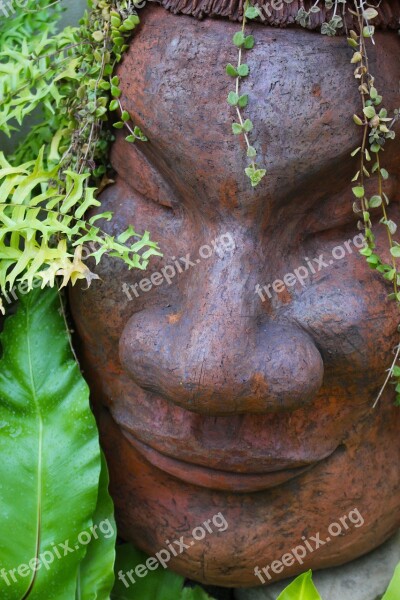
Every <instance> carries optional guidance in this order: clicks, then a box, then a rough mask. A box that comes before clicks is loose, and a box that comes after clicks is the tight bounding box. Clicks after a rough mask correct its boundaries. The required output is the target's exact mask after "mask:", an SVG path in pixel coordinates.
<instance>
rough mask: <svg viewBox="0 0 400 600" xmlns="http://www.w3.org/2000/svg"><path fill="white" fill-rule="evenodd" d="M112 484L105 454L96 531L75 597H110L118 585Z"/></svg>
mask: <svg viewBox="0 0 400 600" xmlns="http://www.w3.org/2000/svg"><path fill="white" fill-rule="evenodd" d="M108 484H109V477H108V470H107V463H106V460H105V458H104V455H103V454H102V456H101V474H100V484H99V495H98V498H97V506H96V511H95V513H94V516H93V528H94V533H93V534H92V539H91V541H90V543H89V545H88V546H87V553H86V556H85V558H84V559H83V561H82V562H81V564H80V567H79V571H78V581H77V588H76V599H75V600H109V598H110V593H111V590H112V588H113V585H114V562H115V542H116V538H117V526H116V524H115V519H114V504H113V501H112V500H111V497H110V494H109V492H108Z"/></svg>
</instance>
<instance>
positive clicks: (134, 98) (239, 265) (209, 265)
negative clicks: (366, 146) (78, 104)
mask: <svg viewBox="0 0 400 600" xmlns="http://www.w3.org/2000/svg"><path fill="white" fill-rule="evenodd" d="M216 6H217V8H216V9H215V11H214V12H216V14H222V15H225V16H226V15H227V14H228V13H226V12H225V13H224V12H223V10H224V9H223V6H222V5H216ZM385 6H386V5H385ZM385 6H384V10H386V9H387V7H386V8H385ZM218 7H219V8H218ZM396 7H397V4H396ZM231 8H232V7H231ZM192 9H193V7H192ZM217 9H218V10H219V13H218V10H217ZM289 9H290V10H292V8H291V7H290V6H289V7H287V10H286V9H285V10H286V12H287V14H289V12H290V11H289ZM182 10H183V11H184V6H183V7H182ZM188 10H189V9H188ZM232 10H233V13H232V14H231V16H232V15H233V18H235V14H236V13H235V10H236V9H235V8H233V9H232ZM192 12H193V10H192ZM205 12H207V11H205ZM208 12H212V10H211V9H210V10H209V11H208ZM199 14H202V13H201V11H200V13H199ZM285 14H286V13H285ZM287 14H286V17H287ZM203 16H204V14H203ZM275 18H276V19H279V18H281V17H280V16H279V15H278V14H277V13H276V15H275ZM387 20H390V19H389V17H388V18H387ZM251 27H252V28H253V29H254V30H256V31H257V44H256V47H255V48H254V50H252V54H251V56H250V55H249V57H248V61H247V62H248V63H249V65H250V68H251V69H252V73H254V77H252V78H250V79H248V80H247V81H246V86H247V90H248V92H249V94H250V95H251V103H250V104H249V109H248V112H249V116H250V117H251V119H252V120H253V122H254V124H255V132H256V139H255V140H254V143H255V145H256V146H257V149H258V150H259V153H261V155H262V156H263V162H264V166H266V168H267V171H268V173H267V176H266V177H265V179H264V180H263V182H262V184H260V186H259V187H258V188H256V189H255V190H253V189H252V188H251V187H250V185H249V183H248V180H247V178H246V177H245V175H244V173H243V169H244V160H245V159H244V152H243V148H241V147H240V144H239V143H238V141H237V139H235V138H234V137H233V136H232V134H231V122H232V120H233V118H234V115H233V114H231V108H230V107H229V106H228V105H227V104H226V105H225V103H224V99H225V97H226V95H227V92H228V91H229V84H230V82H229V80H228V79H227V77H226V76H225V75H224V66H225V64H226V63H227V62H233V61H234V60H235V56H234V49H233V50H232V46H231V43H230V40H231V37H232V35H233V34H234V33H235V31H237V29H238V26H237V23H236V24H235V23H232V22H229V21H228V20H227V19H210V18H206V19H204V20H202V21H199V20H196V19H195V18H193V16H182V15H174V14H171V13H170V12H168V11H166V10H165V8H163V7H161V6H155V5H152V6H149V7H146V8H145V10H143V11H142V25H141V27H140V29H139V31H138V33H137V34H136V35H135V38H134V41H133V43H132V46H131V48H130V50H129V52H128V55H127V57H126V59H125V60H124V62H123V64H122V65H121V68H120V71H119V76H120V78H121V87H122V90H123V93H122V97H121V101H122V104H123V105H124V107H126V108H127V109H128V110H129V111H130V112H131V114H132V115H133V116H134V119H135V120H136V122H137V123H138V125H139V126H140V127H141V128H142V129H143V131H144V132H145V133H146V135H147V136H148V137H149V142H147V143H142V144H137V145H132V144H129V143H127V142H125V140H124V136H122V135H121V136H120V137H118V139H117V141H116V142H115V145H114V149H113V153H112V162H113V165H114V167H115V170H116V172H117V176H116V179H115V183H114V184H113V185H111V186H109V187H108V188H107V189H106V190H105V191H104V193H103V195H102V208H101V210H102V211H104V210H111V211H114V216H115V218H114V220H113V221H112V224H111V225H110V226H109V231H110V232H113V233H116V232H117V231H119V230H122V229H124V228H125V227H126V226H127V225H128V224H130V223H131V224H133V225H134V226H135V228H136V229H137V230H138V231H144V230H145V229H148V230H150V231H151V236H152V239H155V240H157V241H158V242H159V244H160V247H161V249H162V251H163V253H164V257H163V258H160V259H157V260H152V261H151V263H150V265H149V267H148V269H147V271H146V272H143V271H139V270H132V271H128V270H127V269H126V268H125V267H124V266H121V265H120V264H119V263H118V261H115V260H113V259H110V260H106V261H105V262H104V265H102V266H101V267H99V268H98V270H97V272H98V273H99V275H100V276H101V278H102V282H95V284H94V285H92V286H91V288H90V289H89V290H73V291H72V295H71V303H72V309H73V314H74V318H75V322H76V324H77V329H78V332H79V336H80V339H81V358H82V364H83V366H84V369H85V374H86V376H87V379H88V381H89V383H90V385H91V388H92V397H93V402H94V405H95V412H96V414H97V418H98V422H99V427H100V431H101V437H102V443H103V446H104V449H105V452H106V455H107V459H108V463H109V467H110V471H111V480H112V491H113V497H114V501H115V504H116V511H117V518H118V522H119V527H120V534H121V536H123V537H124V538H126V539H128V540H131V541H133V542H134V543H135V544H136V545H137V546H139V547H140V548H141V549H143V550H145V551H146V552H148V553H149V554H154V553H156V552H158V551H159V550H160V549H162V548H165V547H167V543H166V540H169V541H172V540H179V539H180V538H181V536H184V537H185V539H186V538H188V539H191V532H192V530H193V529H194V528H195V527H197V526H199V525H201V524H202V523H203V522H205V521H206V520H207V519H212V516H213V515H215V514H217V513H219V512H221V513H222V514H223V516H224V518H225V519H226V521H227V523H228V528H227V529H226V530H225V531H215V530H214V532H213V533H207V535H206V537H205V538H204V539H203V540H199V541H196V543H193V544H192V545H190V544H188V548H185V550H184V552H182V553H180V554H178V555H177V556H176V557H174V556H172V557H171V561H170V563H169V566H170V567H171V568H173V569H174V570H176V571H178V572H180V573H182V574H184V575H187V576H189V577H191V578H193V579H195V580H198V581H202V582H207V583H211V584H216V585H221V586H252V585H254V586H255V585H260V578H259V577H257V576H256V575H255V572H254V570H255V568H256V567H257V566H259V567H263V566H265V565H271V564H272V563H273V562H274V561H277V560H278V561H280V559H281V558H282V556H283V555H285V553H288V552H290V551H291V549H293V548H295V547H297V546H298V545H300V544H303V545H304V544H305V540H310V539H311V537H314V538H317V537H320V539H321V540H322V541H323V542H324V543H321V544H320V545H319V547H318V548H316V547H314V546H316V545H317V544H313V550H312V551H310V550H309V549H308V550H307V553H306V555H305V556H304V557H303V558H302V559H301V564H300V561H298V560H295V561H293V562H291V560H290V559H288V558H287V559H286V561H283V563H282V561H280V562H281V563H282V564H283V566H282V565H281V566H282V568H281V567H280V566H277V565H275V568H270V569H269V570H268V569H266V570H265V571H262V577H263V578H264V581H265V583H269V582H271V581H274V580H278V579H282V578H284V577H289V576H291V575H294V574H297V573H300V572H302V571H305V570H306V569H308V568H313V569H319V568H324V567H328V566H331V565H338V564H342V563H345V562H347V561H350V560H352V559H354V558H355V557H358V556H360V555H362V554H364V553H366V552H368V551H369V550H371V549H373V548H375V547H377V546H378V545H380V544H381V543H382V542H383V541H384V540H386V539H388V538H389V536H390V535H391V534H392V533H394V532H395V530H396V529H397V528H398V527H399V525H400V514H399V507H400V494H399V484H400V472H399V459H400V441H399V430H400V409H398V408H395V407H394V406H393V390H392V388H387V390H386V392H385V394H384V396H383V398H382V400H381V402H380V403H379V405H378V407H377V408H376V409H372V405H373V402H374V399H375V398H376V395H377V392H378V390H379V388H380V385H381V384H382V382H383V379H384V376H385V369H387V368H388V366H389V365H390V362H391V358H392V350H393V347H394V346H395V344H396V343H397V334H396V326H397V320H396V319H397V315H396V309H395V307H394V306H392V304H390V303H388V302H387V301H386V295H387V293H388V290H387V288H386V287H385V284H384V283H382V280H381V279H380V278H379V277H378V276H376V274H374V272H373V271H370V270H369V269H368V267H367V266H366V264H365V261H364V259H363V257H361V256H360V255H359V253H358V250H357V246H358V247H360V245H359V243H358V242H359V238H356V237H355V236H356V235H357V230H356V226H355V225H356V217H355V216H354V214H353V212H352V199H351V191H350V185H349V182H350V180H351V177H352V176H353V174H354V171H355V170H356V163H355V162H354V160H352V159H351V158H350V152H351V151H352V150H353V149H354V148H355V146H356V145H357V141H358V138H357V136H358V135H359V130H357V128H355V127H354V126H353V125H352V120H351V115H352V114H353V113H355V112H357V111H358V110H359V94H358V91H357V85H356V84H355V81H354V77H353V73H352V67H351V65H349V60H350V58H351V53H350V54H349V51H348V49H347V47H346V43H345V40H344V39H343V37H338V38H327V37H325V36H321V35H318V34H317V33H315V32H309V31H304V30H302V29H298V28H293V29H290V28H289V29H276V28H271V27H266V26H265V25H263V24H253V25H252V26H251ZM376 38H377V41H378V42H379V43H377V44H376V46H375V49H374V50H372V51H371V56H370V59H371V61H372V66H371V71H372V72H375V73H376V76H377V82H378V84H379V88H380V89H384V91H385V104H386V106H387V107H388V108H395V107H396V105H398V104H399V101H398V100H399V96H398V91H399V80H400V62H399V60H398V55H399V40H398V36H397V33H396V32H389V31H385V32H377V34H376ZM399 159H400V145H399V143H398V140H395V141H393V142H391V143H390V144H388V146H387V149H386V151H385V161H386V164H387V166H388V169H389V170H390V171H391V172H392V173H393V174H396V173H397V174H399V164H400V162H399ZM397 186H398V179H397V178H396V177H393V178H391V179H390V180H389V181H388V193H390V196H391V198H393V199H395V198H396V197H398V192H399V190H398V189H397ZM392 210H393V211H394V214H396V213H397V212H398V206H397V205H396V204H395V203H394V204H393V206H392ZM379 235H380V236H381V238H380V241H381V242H382V244H384V236H385V232H384V230H383V229H382V231H380V233H379ZM205 247H207V248H208V249H205ZM210 250H211V252H210ZM166 265H169V266H170V269H169V270H165V267H166ZM300 266H302V267H303V269H305V271H304V270H301V271H299V267H300ZM162 269H164V271H163V270H162ZM173 272H174V273H175V274H173ZM157 273H158V275H157ZM296 273H297V274H296ZM306 273H307V274H306ZM289 274H290V275H291V276H292V277H289ZM352 511H353V513H352ZM354 511H355V512H354ZM350 513H351V514H353V515H354V514H359V515H360V516H361V517H360V519H358V520H357V522H356V520H355V519H353V521H352V520H351V519H349V518H348V519H347V521H346V518H345V516H346V515H349V514H350ZM341 518H342V520H341ZM332 523H336V524H338V525H339V528H337V527H331V528H330V529H329V527H330V525H331V524H332ZM328 531H329V532H330V533H331V535H330V536H329V534H328ZM327 537H331V539H330V541H327ZM286 563H288V564H286ZM289 563H290V564H289Z"/></svg>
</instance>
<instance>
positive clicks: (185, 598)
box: [111, 544, 213, 600]
mask: <svg viewBox="0 0 400 600" xmlns="http://www.w3.org/2000/svg"><path fill="white" fill-rule="evenodd" d="M149 560H150V561H151V562H150V563H149V564H150V566H151V567H152V570H150V569H148V568H147V567H146V562H147V561H149ZM141 565H144V567H143V568H142V567H141ZM154 566H155V559H153V558H150V557H149V556H148V555H147V554H145V553H144V552H141V551H140V550H137V549H136V548H134V547H133V546H131V544H123V545H122V546H117V559H116V563H115V586H114V589H113V591H112V594H111V600H150V599H151V600H213V599H212V598H210V596H208V595H207V594H206V593H205V592H204V590H202V589H201V588H200V587H198V586H196V587H195V588H184V587H183V585H184V582H185V579H184V577H182V576H181V575H177V574H176V573H173V572H172V571H170V570H169V569H164V568H163V567H162V566H161V565H160V564H159V565H158V567H157V568H156V569H154ZM137 567H138V571H137V572H138V573H139V575H140V576H138V575H137V573H136V568H137Z"/></svg>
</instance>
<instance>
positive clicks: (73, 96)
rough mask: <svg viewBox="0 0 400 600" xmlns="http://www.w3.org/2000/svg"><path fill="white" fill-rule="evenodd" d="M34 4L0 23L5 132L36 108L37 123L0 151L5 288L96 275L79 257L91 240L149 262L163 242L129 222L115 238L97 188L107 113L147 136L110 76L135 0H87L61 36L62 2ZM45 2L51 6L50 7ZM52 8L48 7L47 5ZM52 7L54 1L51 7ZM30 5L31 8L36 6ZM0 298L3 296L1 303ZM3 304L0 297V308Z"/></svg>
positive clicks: (140, 264) (0, 110) (140, 263)
mask: <svg viewBox="0 0 400 600" xmlns="http://www.w3.org/2000/svg"><path fill="white" fill-rule="evenodd" d="M53 4H54V3H51V2H49V0H47V2H44V5H43V4H42V6H41V7H40V8H37V6H36V2H35V3H34V2H32V3H31V4H30V5H28V7H27V8H26V9H19V11H18V14H17V15H15V16H14V17H13V18H12V19H7V20H5V19H3V24H2V26H1V27H0V42H1V48H2V51H1V53H0V75H1V78H0V81H1V83H0V94H1V97H2V99H3V100H2V103H1V105H0V131H2V132H3V133H5V134H6V135H8V136H10V135H11V132H13V131H18V129H19V128H20V126H21V125H22V124H23V122H24V120H25V117H26V116H27V115H29V114H31V113H33V112H34V111H36V113H37V112H38V111H39V114H40V116H41V121H40V123H39V124H37V125H35V126H34V127H33V128H32V129H31V131H30V133H29V134H28V135H27V136H26V137H25V139H24V140H23V142H22V143H21V144H20V145H19V147H18V148H17V149H16V151H15V153H14V155H13V156H10V157H5V156H4V154H3V153H1V154H0V291H1V292H2V293H3V294H5V295H6V294H7V291H11V290H12V288H13V286H14V285H15V284H16V282H18V284H19V285H23V286H24V291H25V292H27V291H29V290H30V289H32V288H33V287H37V286H38V285H41V286H42V287H44V286H45V285H46V284H49V285H51V286H53V285H54V284H55V279H56V277H57V276H61V277H62V283H61V286H65V285H66V284H67V283H68V282H71V283H72V284H74V283H75V282H76V281H77V280H78V279H86V281H87V282H88V284H90V282H91V280H92V279H93V278H98V276H97V275H95V274H94V273H91V271H90V269H89V268H88V267H87V265H85V264H84V262H83V261H82V249H83V244H84V243H85V242H94V244H95V247H96V248H97V249H96V250H95V251H93V252H92V253H91V254H90V256H93V258H94V259H95V261H96V264H97V263H98V262H99V261H100V259H101V257H102V256H103V254H104V253H108V254H109V255H110V256H113V257H117V258H120V259H122V260H123V261H124V262H125V264H127V265H128V267H129V268H139V269H143V268H145V267H146V265H147V263H148V260H149V258H150V257H151V256H153V255H159V254H160V253H159V251H158V247H157V244H156V243H154V242H152V241H150V238H149V233H148V232H145V233H144V234H142V235H139V234H138V233H136V232H135V230H134V229H133V227H131V226H130V227H128V229H127V230H126V231H123V232H121V233H120V234H119V235H118V236H116V237H115V236H112V235H108V234H106V233H104V232H102V230H101V229H100V227H99V226H98V221H101V220H110V219H111V218H112V214H111V213H109V212H107V213H102V214H98V215H96V216H95V217H92V218H91V219H89V220H86V219H85V217H84V214H85V212H86V211H87V210H88V209H89V208H91V207H94V206H100V202H99V201H98V200H97V199H96V196H97V193H98V192H99V190H101V189H102V188H103V187H104V186H105V185H106V184H107V183H108V182H109V180H108V179H107V175H106V174H107V172H108V167H109V164H108V151H109V146H110V142H111V141H112V140H113V136H112V130H111V129H110V127H109V123H108V121H109V114H110V113H109V111H113V110H117V111H119V113H120V120H118V121H117V122H116V123H114V127H115V128H122V127H125V128H126V130H127V136H126V139H127V141H128V142H135V141H136V140H139V141H146V137H145V136H144V135H143V133H142V132H141V130H140V129H139V128H138V127H136V126H135V125H133V124H132V123H131V118H130V115H129V113H128V112H127V111H126V110H125V109H124V108H123V106H122V104H121V102H120V100H119V97H120V95H121V90H120V89H119V80H118V78H117V77H116V76H115V75H114V74H113V73H114V69H115V67H116V65H117V64H118V63H119V62H120V60H121V58H122V55H123V53H124V52H125V51H126V50H127V48H128V41H129V38H130V36H131V34H132V31H133V30H134V29H135V27H136V26H137V24H138V23H139V17H138V15H137V11H136V8H135V5H134V3H133V2H132V1H131V0H89V8H90V10H89V11H88V12H87V13H86V14H85V16H84V18H83V19H82V20H81V23H80V26H79V27H75V28H72V27H67V28H65V29H63V30H62V31H61V32H60V33H55V25H54V24H55V22H56V17H57V16H59V15H60V9H59V8H58V7H57V5H56V6H53ZM48 5H49V6H48ZM50 5H51V7H52V8H51V9H50ZM46 6H48V8H47V9H46ZM30 9H33V10H30ZM0 302H1V301H0ZM1 307H2V305H1V303H0V308H1Z"/></svg>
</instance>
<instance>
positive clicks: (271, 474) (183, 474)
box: [123, 429, 338, 493]
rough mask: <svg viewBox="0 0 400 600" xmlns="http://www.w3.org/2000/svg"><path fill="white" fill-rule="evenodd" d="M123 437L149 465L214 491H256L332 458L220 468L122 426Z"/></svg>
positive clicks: (279, 483) (287, 479)
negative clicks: (255, 468) (165, 449)
mask: <svg viewBox="0 0 400 600" xmlns="http://www.w3.org/2000/svg"><path fill="white" fill-rule="evenodd" d="M123 433H124V436H125V437H126V438H127V440H128V441H129V442H130V444H131V446H133V447H134V448H135V450H137V452H139V454H140V455H141V456H142V457H144V458H145V459H146V461H147V462H149V463H150V464H151V465H152V466H154V467H156V468H157V469H160V470H161V471H163V472H164V473H167V474H168V475H171V476H172V477H175V478H177V479H179V480H181V481H183V482H185V483H188V484H191V485H196V486H200V487H204V488H208V489H212V490H217V491H228V492H234V493H245V492H258V491H261V490H266V489H269V488H274V487H276V486H279V485H282V484H284V483H286V482H287V481H290V480H291V479H294V478H295V477H298V476H299V475H302V474H303V473H305V472H306V471H309V470H310V469H313V468H314V467H315V466H316V465H317V464H320V463H321V462H322V461H324V460H326V459H327V458H329V457H331V456H332V455H333V454H334V453H335V452H336V450H338V449H336V450H335V451H334V452H332V453H331V454H330V455H329V456H325V457H322V458H321V459H320V460H316V461H315V462H313V463H311V464H307V465H303V466H299V467H295V468H293V467H290V468H286V469H282V468H280V469H279V470H272V469H271V470H270V471H268V472H265V471H264V472H262V473H253V472H252V473H248V472H247V473H246V472H233V471H225V470H221V469H214V468H210V467H205V466H203V465H198V464H196V463H193V462H187V461H185V460H182V459H177V458H175V457H172V456H168V455H166V454H163V453H162V452H160V451H159V450H156V449H155V448H152V447H151V446H149V445H147V444H145V443H143V442H141V441H139V440H138V439H137V438H136V437H135V436H133V435H132V434H131V433H130V432H128V431H126V430H124V429H123Z"/></svg>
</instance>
